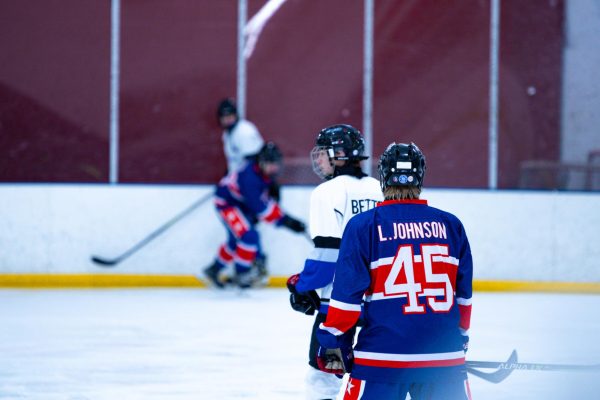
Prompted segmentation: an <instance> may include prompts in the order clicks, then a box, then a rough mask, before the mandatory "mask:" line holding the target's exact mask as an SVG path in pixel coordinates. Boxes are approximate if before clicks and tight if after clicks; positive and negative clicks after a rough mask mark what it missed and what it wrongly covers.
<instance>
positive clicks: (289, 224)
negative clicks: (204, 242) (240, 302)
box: [204, 142, 305, 289]
mask: <svg viewBox="0 0 600 400" xmlns="http://www.w3.org/2000/svg"><path fill="white" fill-rule="evenodd" d="M282 160H283V155H282V153H281V151H280V150H279V148H278V147H277V146H276V145H275V144H274V143H273V142H267V143H265V144H264V145H263V146H262V148H261V150H260V151H259V152H258V154H257V155H256V156H255V157H253V158H252V159H249V160H246V161H245V163H244V164H242V166H241V167H240V168H239V169H237V170H234V171H232V172H230V173H229V174H227V175H226V176H225V177H224V178H222V179H221V181H220V182H219V184H218V185H217V189H216V192H215V206H216V209H217V213H218V215H219V217H220V219H221V222H222V223H223V225H224V226H225V229H226V230H227V240H226V242H225V243H223V244H222V245H221V246H220V247H219V250H218V254H217V257H216V258H215V260H214V262H213V263H212V265H211V266H209V267H208V268H206V269H205V270H204V273H205V275H206V277H207V278H208V280H209V282H210V283H212V284H213V285H214V286H216V287H218V288H224V287H225V282H224V281H223V280H222V277H221V276H220V275H221V271H222V270H223V269H224V268H225V267H226V266H227V265H229V264H231V263H233V265H234V267H235V275H234V277H233V283H234V284H235V285H237V286H238V287H240V288H242V289H246V288H249V287H252V286H254V285H255V284H257V283H258V282H259V280H260V279H261V278H263V277H264V271H261V268H260V265H256V262H257V256H258V255H259V254H260V241H259V234H258V231H257V230H256V224H257V223H258V222H259V221H263V222H267V223H273V224H275V225H277V226H283V227H286V228H288V229H290V230H292V231H294V232H298V233H303V232H304V231H305V226H304V223H303V222H301V221H299V220H297V219H295V218H293V217H291V216H289V215H287V214H285V213H284V212H283V211H282V209H281V208H280V207H279V204H278V203H277V201H276V200H275V199H273V198H272V197H271V196H269V194H268V192H269V185H270V184H271V181H272V179H273V178H274V177H276V176H277V174H278V173H279V171H280V169H281V164H282Z"/></svg>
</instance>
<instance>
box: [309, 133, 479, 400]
mask: <svg viewBox="0 0 600 400" xmlns="http://www.w3.org/2000/svg"><path fill="white" fill-rule="evenodd" d="M425 169H426V166H425V157H424V156H423V153H422V152H421V151H420V150H419V148H418V147H417V146H416V145H415V144H414V143H411V144H396V143H392V144H391V145H389V146H388V148H387V149H386V150H385V152H384V153H383V155H382V156H381V158H380V160H379V178H380V183H381V189H382V191H383V195H384V198H385V200H384V201H383V202H382V203H380V204H378V206H377V207H376V208H374V209H372V210H369V211H366V212H364V213H362V214H360V215H358V216H356V217H354V218H352V220H350V222H349V223H348V225H347V226H346V230H345V231H344V235H343V238H342V243H341V248H340V254H339V258H338V262H337V265H336V274H335V280H334V282H333V293H332V296H331V301H330V304H329V313H328V314H327V320H326V321H325V322H324V323H323V324H321V326H320V329H319V330H318V332H317V338H318V340H319V342H320V344H321V347H320V348H319V352H318V353H319V354H318V360H319V365H320V368H321V369H323V370H325V371H328V372H330V373H334V374H344V373H347V372H349V373H350V377H349V381H348V386H347V387H346V391H345V397H344V399H363V400H371V399H376V400H380V399H401V400H404V399H405V397H406V395H407V393H410V396H411V398H412V399H427V400H457V399H461V400H462V399H470V398H471V395H470V391H469V385H468V380H467V374H466V369H465V353H466V350H467V347H468V339H469V336H468V330H469V325H470V318H471V296H472V280H473V262H472V258H471V250H470V247H469V241H468V239H467V235H466V233H465V229H464V227H463V225H462V223H461V222H460V220H459V219H458V218H457V217H456V216H454V215H452V214H450V213H448V212H445V211H442V210H440V209H437V208H433V207H431V206H429V205H428V204H427V201H426V200H421V199H420V198H419V197H420V193H421V188H422V185H423V177H424V175H425ZM361 304H364V306H363V307H361ZM361 310H362V314H361ZM359 315H360V316H361V318H362V319H363V321H364V325H363V327H362V329H361V330H360V332H359V334H358V338H357V343H356V345H355V346H354V348H353V339H354V335H353V334H352V333H351V330H352V327H353V326H354V324H355V322H356V321H357V320H358V318H359Z"/></svg>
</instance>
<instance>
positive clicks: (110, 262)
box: [92, 192, 213, 267]
mask: <svg viewBox="0 0 600 400" xmlns="http://www.w3.org/2000/svg"><path fill="white" fill-rule="evenodd" d="M212 197H213V193H212V192H211V193H208V194H207V195H205V196H203V197H201V198H200V199H198V200H196V201H195V202H194V203H193V204H191V205H190V206H189V207H188V208H186V209H185V210H183V211H182V212H180V213H179V214H177V215H176V216H174V217H173V218H171V219H170V220H168V221H167V222H165V223H164V224H163V225H161V226H159V227H158V228H157V229H156V230H154V231H153V232H152V233H150V234H149V235H148V236H146V237H145V238H143V239H142V240H140V241H139V242H138V243H136V244H135V245H133V246H132V247H131V248H129V249H128V250H126V251H125V252H124V253H123V254H121V255H119V256H117V257H115V258H104V257H99V256H92V261H93V262H94V263H96V264H98V265H100V266H103V267H112V266H115V265H117V264H118V263H120V262H121V261H123V260H125V259H126V258H127V257H129V256H131V255H132V254H133V253H135V252H136V251H138V250H140V249H141V248H142V247H144V246H145V245H147V244H148V243H150V242H151V241H152V240H154V239H156V237H158V236H159V235H160V234H162V233H163V232H165V231H166V230H167V229H169V228H170V227H172V226H173V225H175V224H176V223H177V222H179V221H180V220H181V219H183V218H184V217H186V216H187V215H188V214H190V213H191V212H192V211H194V210H195V209H196V208H198V207H200V206H201V205H202V204H204V203H205V202H206V201H207V200H208V199H210V198H212Z"/></svg>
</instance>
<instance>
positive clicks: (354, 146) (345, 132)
mask: <svg viewBox="0 0 600 400" xmlns="http://www.w3.org/2000/svg"><path fill="white" fill-rule="evenodd" d="M316 146H317V147H319V148H324V149H327V150H329V149H331V150H332V151H330V152H329V158H330V159H333V160H349V161H360V160H366V159H367V158H369V157H366V156H364V152H365V140H364V139H363V137H362V134H361V133H360V131H359V130H358V129H356V128H355V127H353V126H351V125H345V124H338V125H332V126H329V127H327V128H325V129H322V130H321V131H320V132H319V134H318V135H317V140H316ZM337 150H343V151H344V154H345V156H343V157H337V156H335V152H336V151H337Z"/></svg>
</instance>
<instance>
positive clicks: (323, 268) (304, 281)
mask: <svg viewBox="0 0 600 400" xmlns="http://www.w3.org/2000/svg"><path fill="white" fill-rule="evenodd" d="M382 200H383V195H382V193H381V187H380V186H379V181H378V180H376V179H374V178H372V177H368V176H365V177H363V178H360V179H359V178H357V177H355V176H351V175H340V176H337V177H335V178H333V179H331V180H329V181H326V182H323V183H321V184H320V185H319V186H317V187H316V188H315V189H314V190H313V192H312V194H311V198H310V236H311V238H312V239H313V241H314V244H315V248H314V249H313V251H312V252H311V254H310V255H309V257H308V258H307V259H306V261H305V263H304V269H303V270H302V272H301V273H300V279H299V281H298V284H297V285H296V288H297V289H298V291H300V292H303V291H308V290H314V289H319V288H322V290H321V310H320V311H321V312H323V313H326V312H327V307H328V304H329V297H330V295H331V283H332V282H333V275H334V272H335V262H336V261H337V258H338V253H339V248H340V243H341V238H342V233H343V232H344V228H345V227H346V224H347V223H348V221H349V220H350V218H352V217H353V216H355V215H356V214H359V213H361V212H363V211H366V210H369V209H371V208H374V207H375V205H376V204H377V202H380V201H382Z"/></svg>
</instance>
